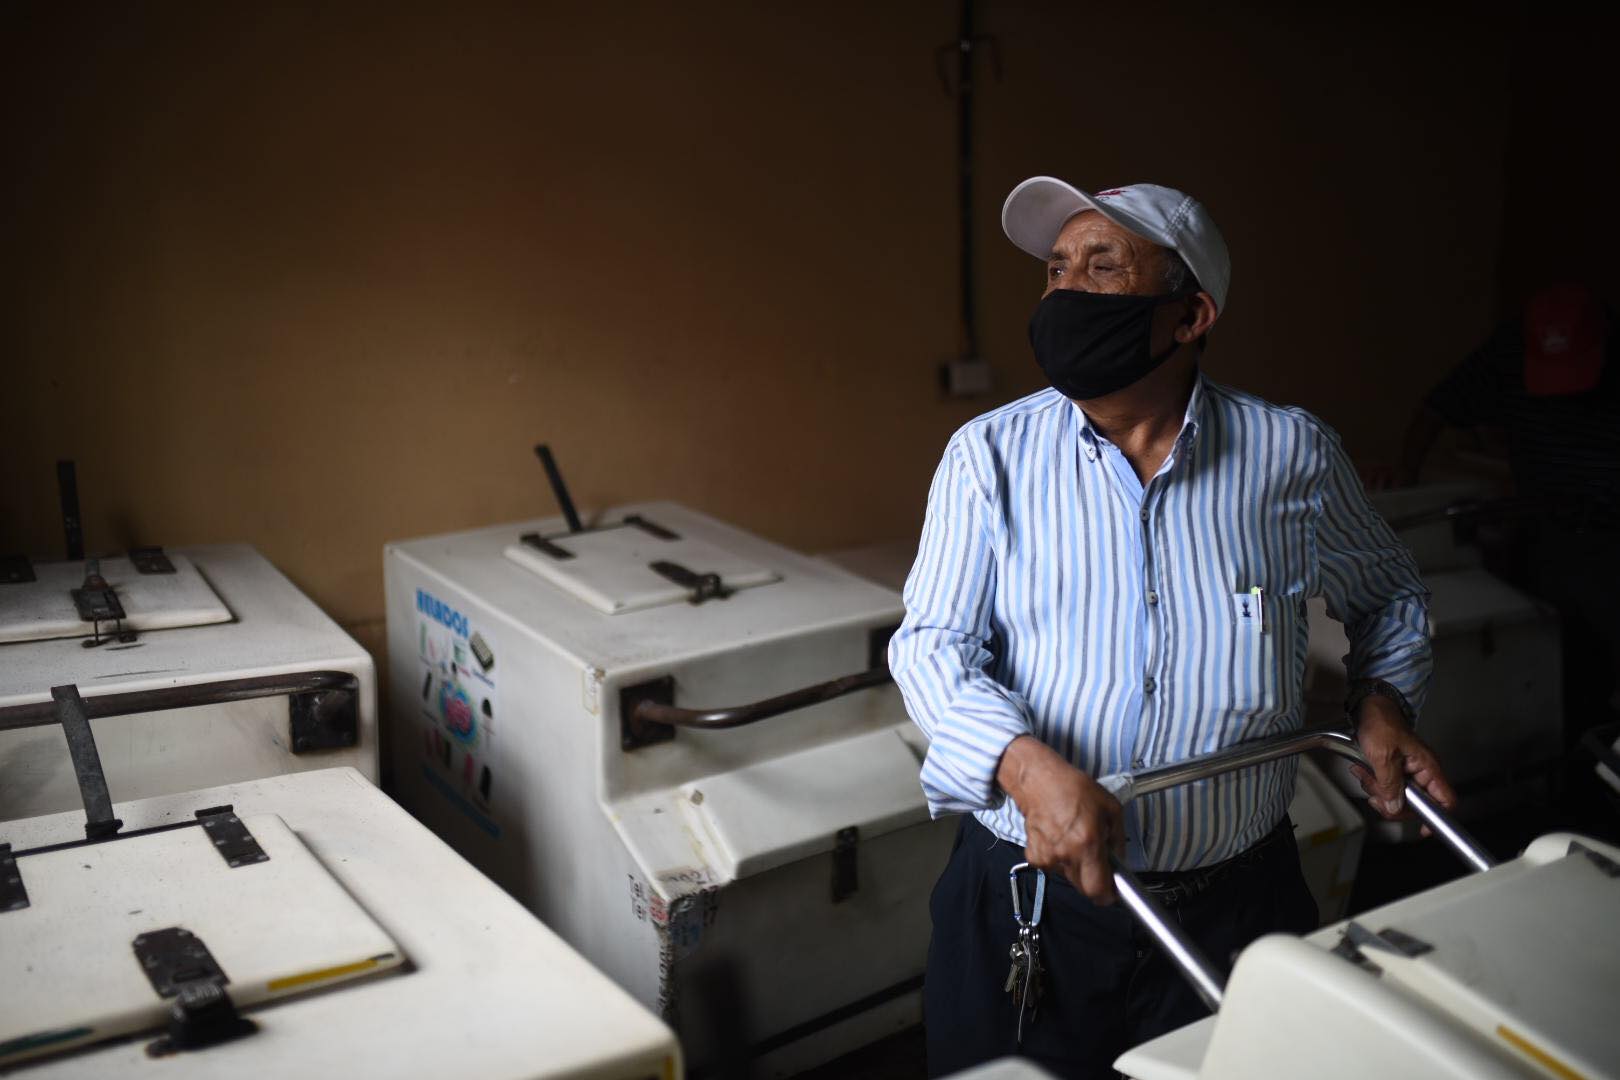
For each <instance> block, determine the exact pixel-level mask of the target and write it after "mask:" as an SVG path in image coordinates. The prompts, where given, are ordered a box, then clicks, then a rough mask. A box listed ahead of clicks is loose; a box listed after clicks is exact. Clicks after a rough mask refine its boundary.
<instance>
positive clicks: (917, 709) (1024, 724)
mask: <svg viewBox="0 0 1620 1080" xmlns="http://www.w3.org/2000/svg"><path fill="white" fill-rule="evenodd" d="M989 507H990V502H989V500H988V498H987V496H986V495H985V492H984V489H983V487H982V486H981V485H980V484H978V483H977V482H976V481H975V477H974V474H973V470H972V467H971V465H970V464H969V462H968V461H967V460H966V456H965V454H964V452H963V450H962V448H961V445H960V442H959V441H955V440H953V442H952V443H951V445H950V446H948V447H947V448H946V451H945V457H944V460H942V461H941V462H940V466H939V469H938V471H937V472H936V473H935V474H934V484H933V488H932V490H931V491H930V492H929V495H928V514H927V518H926V520H925V522H924V524H923V534H922V542H921V544H920V546H919V548H918V552H917V561H916V563H915V564H914V565H913V566H912V570H911V575H910V577H908V578H907V579H906V587H905V603H906V616H905V620H904V621H903V622H902V623H901V625H900V629H899V630H898V631H896V632H895V634H894V637H893V638H891V639H890V642H889V670H890V671H891V672H892V673H893V674H894V680H895V682H896V683H897V684H899V687H900V692H901V694H902V695H904V697H905V701H906V711H907V712H909V713H910V714H911V718H912V720H914V721H915V722H916V724H917V726H918V727H920V728H921V729H922V730H923V733H924V734H926V735H927V736H928V738H929V747H928V754H927V756H926V757H925V758H924V759H923V766H922V775H921V780H922V787H923V794H924V795H925V796H926V797H927V799H928V808H929V812H930V813H931V814H933V816H935V817H939V816H941V815H944V814H950V813H960V812H966V811H973V810H988V809H994V808H995V807H997V806H1000V805H1001V804H1002V803H1003V802H1004V801H1005V799H1006V795H1005V793H1004V792H1002V791H1001V790H1000V789H999V788H997V787H996V783H995V775H996V768H997V766H998V765H999V764H1000V761H1001V755H1002V752H1003V751H1005V750H1006V748H1007V744H1008V743H1010V742H1012V741H1013V740H1014V739H1015V738H1017V737H1018V736H1020V735H1027V734H1030V731H1031V729H1030V722H1029V709H1028V706H1027V705H1026V704H1025V702H1024V701H1023V700H1022V698H1020V697H1019V696H1018V695H1017V694H1015V693H1013V692H1012V691H1011V690H1008V689H1007V688H1006V687H1004V686H1002V685H1001V684H999V683H997V682H996V681H995V680H994V679H993V678H991V676H990V675H989V674H988V672H987V668H989V666H990V664H991V661H992V659H993V656H992V653H991V651H990V642H991V637H992V628H991V611H992V609H993V600H994V596H995V588H996V558H995V549H994V547H993V545H992V544H991V542H990V535H991V530H990V525H991V521H990V515H989Z"/></svg>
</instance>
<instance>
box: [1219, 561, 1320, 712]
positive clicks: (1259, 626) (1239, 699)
mask: <svg viewBox="0 0 1620 1080" xmlns="http://www.w3.org/2000/svg"><path fill="white" fill-rule="evenodd" d="M1304 610H1305V594H1304V592H1303V591H1300V592H1292V593H1282V594H1273V593H1259V592H1254V591H1250V592H1242V593H1234V594H1232V599H1231V610H1230V611H1229V612H1228V615H1227V619H1228V623H1229V626H1230V633H1231V637H1230V642H1231V648H1230V650H1228V652H1227V655H1226V657H1225V659H1226V661H1227V664H1226V672H1225V673H1224V675H1225V678H1224V680H1223V679H1222V678H1221V674H1222V673H1217V674H1216V681H1217V683H1219V682H1221V681H1224V682H1225V683H1226V685H1227V686H1228V688H1229V694H1230V698H1229V704H1228V707H1229V708H1230V709H1231V710H1232V711H1233V712H1240V713H1251V714H1255V715H1279V714H1282V713H1286V712H1289V711H1292V710H1294V709H1296V708H1297V706H1298V699H1299V682H1300V672H1299V671H1298V666H1299V665H1298V661H1299V657H1300V656H1301V655H1302V653H1301V649H1302V644H1301V643H1300V642H1299V641H1298V638H1299V635H1300V632H1301V630H1302V628H1303V627H1304V626H1305V620H1304Z"/></svg>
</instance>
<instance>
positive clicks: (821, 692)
mask: <svg viewBox="0 0 1620 1080" xmlns="http://www.w3.org/2000/svg"><path fill="white" fill-rule="evenodd" d="M893 679H894V676H893V675H891V674H889V669H888V668H887V667H875V668H870V669H868V670H866V671H862V672H858V673H857V674H854V675H844V676H841V677H839V678H836V679H830V680H828V681H827V682H823V683H816V684H815V685H814V686H806V687H804V688H802V689H799V690H790V691H789V692H787V693H786V694H779V695H777V696H776V697H773V698H766V699H765V700H764V701H756V702H753V703H752V704H749V705H733V706H730V707H728V708H720V709H683V708H680V707H679V706H676V705H665V704H663V703H661V702H656V701H642V702H639V703H638V704H637V705H636V707H635V710H634V712H633V713H632V716H631V719H632V721H633V722H635V723H639V724H662V725H664V726H666V727H684V728H697V729H698V730H701V731H720V730H724V729H726V728H735V727H743V726H745V725H747V724H757V723H759V722H760V721H761V720H769V719H770V718H771V717H773V716H781V715H782V714H783V713H786V712H793V711H794V710H795V709H803V708H807V707H809V706H811V705H819V704H821V703H822V702H823V701H831V700H832V699H833V698H839V697H843V696H844V695H845V694H853V693H855V691H857V690H868V689H870V688H872V687H874V686H882V685H883V684H884V683H887V682H892V681H893Z"/></svg>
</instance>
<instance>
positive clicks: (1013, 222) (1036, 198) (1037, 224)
mask: <svg viewBox="0 0 1620 1080" xmlns="http://www.w3.org/2000/svg"><path fill="white" fill-rule="evenodd" d="M1082 210H1095V211H1097V213H1099V214H1101V215H1102V216H1103V217H1105V218H1107V219H1108V220H1109V221H1112V222H1113V223H1114V224H1115V225H1118V226H1119V227H1120V228H1122V229H1124V230H1125V231H1126V232H1129V233H1134V234H1135V235H1137V236H1140V237H1142V238H1143V239H1144V240H1148V241H1151V242H1152V243H1155V244H1158V245H1160V246H1161V247H1165V246H1169V245H1168V244H1167V243H1166V238H1164V237H1157V236H1154V235H1153V234H1152V232H1151V231H1150V230H1148V229H1146V228H1144V227H1143V225H1142V223H1141V222H1139V221H1136V220H1135V219H1133V218H1130V217H1127V216H1125V215H1123V214H1120V213H1119V212H1118V211H1116V210H1112V209H1110V208H1109V207H1107V206H1106V205H1104V204H1103V203H1100V202H1098V201H1097V200H1096V199H1094V198H1093V197H1092V196H1091V195H1090V194H1089V193H1087V192H1084V191H1081V190H1080V189H1079V188H1077V187H1075V186H1074V185H1073V184H1069V183H1065V182H1064V181H1062V180H1059V179H1058V178H1057V177H1055V176H1032V177H1030V178H1029V179H1028V180H1025V181H1024V182H1023V183H1022V184H1019V185H1018V186H1017V187H1015V188H1013V189H1012V193H1011V194H1010V195H1008V196H1007V201H1006V202H1004V203H1002V204H1001V229H1002V231H1003V232H1005V233H1006V234H1007V239H1009V240H1011V241H1012V242H1013V246H1014V247H1016V248H1018V249H1019V250H1020V251H1026V252H1028V253H1029V254H1031V255H1033V256H1035V257H1036V258H1037V259H1040V260H1041V261H1043V262H1044V261H1045V260H1046V259H1047V258H1048V257H1049V256H1050V255H1051V254H1052V245H1053V244H1054V243H1055V242H1056V241H1057V238H1058V233H1060V232H1062V231H1063V224H1064V222H1066V221H1068V220H1069V219H1070V218H1072V217H1074V215H1076V214H1078V213H1080V212H1081V211H1082Z"/></svg>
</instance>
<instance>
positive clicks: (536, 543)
mask: <svg viewBox="0 0 1620 1080" xmlns="http://www.w3.org/2000/svg"><path fill="white" fill-rule="evenodd" d="M518 539H519V540H521V541H522V542H523V543H525V544H528V545H529V546H530V547H532V548H534V550H536V551H538V552H540V553H541V554H544V555H550V556H551V557H552V558H553V559H572V558H573V557H574V553H573V552H572V551H569V550H568V549H567V548H562V547H558V546H557V545H556V544H553V543H552V542H551V541H550V540H547V539H546V538H545V537H543V536H541V535H540V534H539V533H537V532H527V533H524V534H523V535H522V536H519V537H518Z"/></svg>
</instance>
